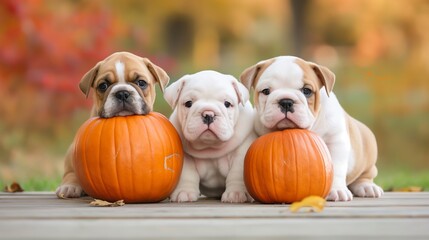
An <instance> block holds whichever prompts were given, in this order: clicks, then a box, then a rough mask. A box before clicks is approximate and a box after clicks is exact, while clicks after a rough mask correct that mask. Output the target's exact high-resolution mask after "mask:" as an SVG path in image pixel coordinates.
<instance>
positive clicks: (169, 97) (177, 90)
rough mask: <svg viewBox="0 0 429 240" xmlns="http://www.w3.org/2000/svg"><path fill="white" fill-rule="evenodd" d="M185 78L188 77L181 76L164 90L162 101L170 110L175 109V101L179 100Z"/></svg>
mask: <svg viewBox="0 0 429 240" xmlns="http://www.w3.org/2000/svg"><path fill="white" fill-rule="evenodd" d="M187 76H188V75H185V76H183V77H182V78H180V79H179V80H177V81H175V82H174V83H172V84H171V85H170V86H168V87H167V88H166V89H165V92H164V99H165V101H167V103H168V105H170V107H171V108H172V109H174V108H176V105H177V101H178V100H179V97H180V94H181V93H182V89H183V87H184V86H185V82H186V77H187Z"/></svg>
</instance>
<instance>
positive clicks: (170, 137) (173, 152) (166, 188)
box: [158, 118, 176, 192]
mask: <svg viewBox="0 0 429 240" xmlns="http://www.w3.org/2000/svg"><path fill="white" fill-rule="evenodd" d="M160 119H162V123H163V124H162V125H161V126H162V129H163V132H169V127H168V125H166V124H165V123H164V118H160ZM158 136H159V133H158ZM159 137H162V136H159ZM167 137H168V138H167V141H168V145H166V144H163V145H162V150H163V151H162V152H163V153H165V152H166V149H165V147H166V146H174V143H172V136H170V134H167ZM175 150H176V149H174V147H173V149H172V154H176V152H175ZM165 161H166V156H164V164H166V162H165ZM171 162H172V166H171V171H173V172H174V171H175V169H176V164H175V161H174V157H172V160H171ZM165 167H166V165H164V168H165ZM168 177H169V181H167V182H164V184H165V183H167V184H168V183H170V184H168V186H166V187H165V188H164V192H166V191H169V189H170V188H171V183H172V182H173V181H172V178H173V174H171V173H170V172H169V174H168Z"/></svg>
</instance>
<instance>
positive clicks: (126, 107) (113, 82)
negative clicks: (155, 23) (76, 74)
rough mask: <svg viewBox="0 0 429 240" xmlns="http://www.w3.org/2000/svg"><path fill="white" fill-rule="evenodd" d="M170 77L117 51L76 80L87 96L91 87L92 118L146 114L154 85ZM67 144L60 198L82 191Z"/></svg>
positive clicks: (137, 57)
mask: <svg viewBox="0 0 429 240" xmlns="http://www.w3.org/2000/svg"><path fill="white" fill-rule="evenodd" d="M168 81H169V77H168V75H167V74H166V73H165V71H164V70H162V69H161V68H160V67H158V66H156V65H155V64H153V63H152V62H151V61H150V60H149V59H147V58H141V57H139V56H136V55H134V54H131V53H128V52H117V53H114V54H112V55H110V56H109V57H107V58H106V59H104V60H103V61H100V62H98V63H97V64H96V65H95V66H94V67H93V68H92V69H91V70H89V71H88V72H87V73H86V74H85V75H84V76H83V77H82V80H81V81H80V83H79V87H80V89H81V90H82V92H83V93H84V94H85V95H86V96H87V97H88V94H89V92H90V89H91V88H93V89H94V92H95V94H94V105H93V107H92V111H91V117H95V116H99V117H102V118H111V117H115V116H127V115H136V114H141V115H144V114H147V113H149V112H150V111H152V109H153V104H154V101H155V97H156V93H155V84H156V83H159V84H160V87H161V90H162V91H164V87H165V86H166V85H167V84H168ZM73 149H74V142H73V143H72V144H71V145H70V147H69V149H68V151H67V154H66V158H65V162H64V175H63V179H62V182H61V185H60V186H59V187H58V188H57V190H56V194H57V196H58V197H61V198H64V197H65V198H70V197H80V196H81V195H82V194H83V192H82V188H81V186H80V184H79V181H78V179H77V178H76V175H75V171H74V167H73V159H72V156H73V154H72V151H73Z"/></svg>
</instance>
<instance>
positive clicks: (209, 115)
mask: <svg viewBox="0 0 429 240" xmlns="http://www.w3.org/2000/svg"><path fill="white" fill-rule="evenodd" d="M201 117H202V120H203V123H204V124H207V126H210V124H211V123H213V122H214V113H213V112H211V111H205V112H203V114H202V116H201Z"/></svg>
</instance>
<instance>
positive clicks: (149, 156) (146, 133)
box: [143, 115, 155, 199]
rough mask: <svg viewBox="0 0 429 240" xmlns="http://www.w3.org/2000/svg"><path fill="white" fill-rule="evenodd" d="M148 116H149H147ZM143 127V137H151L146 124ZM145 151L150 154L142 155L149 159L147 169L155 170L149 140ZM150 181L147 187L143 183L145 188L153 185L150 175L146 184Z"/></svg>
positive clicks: (151, 175)
mask: <svg viewBox="0 0 429 240" xmlns="http://www.w3.org/2000/svg"><path fill="white" fill-rule="evenodd" d="M149 116H150V115H149ZM151 123H152V121H151ZM143 125H144V132H145V137H146V138H147V136H151V135H150V133H149V129H148V125H146V124H143ZM146 142H147V147H148V148H147V149H146V151H145V152H146V153H147V152H149V151H150V152H151V153H152V154H150V155H149V154H144V157H145V158H150V159H149V163H150V167H149V169H155V168H154V166H153V161H152V160H153V159H152V155H153V154H154V152H153V151H152V147H153V146H152V142H151V141H150V139H147V141H146ZM149 181H150V183H149V185H147V183H143V184H146V186H153V183H154V181H153V174H150V180H149V179H148V182H149ZM149 192H150V193H153V191H149ZM148 198H149V199H152V196H150V197H148Z"/></svg>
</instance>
